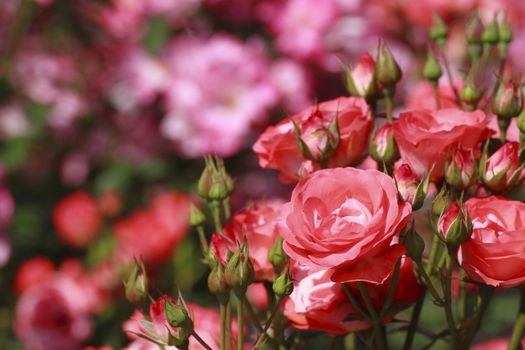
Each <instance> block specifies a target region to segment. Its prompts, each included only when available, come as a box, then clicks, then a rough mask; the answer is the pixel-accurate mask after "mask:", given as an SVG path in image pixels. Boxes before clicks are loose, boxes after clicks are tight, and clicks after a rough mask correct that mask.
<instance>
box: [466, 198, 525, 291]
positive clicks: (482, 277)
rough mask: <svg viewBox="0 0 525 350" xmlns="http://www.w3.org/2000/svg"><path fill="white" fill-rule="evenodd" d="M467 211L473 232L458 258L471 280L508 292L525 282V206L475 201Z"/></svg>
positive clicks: (500, 200) (498, 200)
mask: <svg viewBox="0 0 525 350" xmlns="http://www.w3.org/2000/svg"><path fill="white" fill-rule="evenodd" d="M463 210H466V211H467V212H468V214H469V217H470V219H471V220H472V228H473V230H472V234H471V236H470V239H469V240H468V241H466V242H465V243H463V244H462V245H461V247H460V250H459V253H458V258H459V261H460V263H461V266H462V267H463V269H464V270H465V272H466V273H467V275H468V276H469V278H471V279H472V280H475V281H478V282H482V283H485V284H488V285H491V286H494V287H505V288H510V287H515V286H517V285H520V284H522V283H523V282H525V256H524V254H523V252H524V251H525V228H524V226H523V223H524V222H525V203H522V202H519V201H514V200H510V199H507V198H504V197H499V196H490V197H486V198H471V199H469V200H468V201H466V202H465V203H464V204H463Z"/></svg>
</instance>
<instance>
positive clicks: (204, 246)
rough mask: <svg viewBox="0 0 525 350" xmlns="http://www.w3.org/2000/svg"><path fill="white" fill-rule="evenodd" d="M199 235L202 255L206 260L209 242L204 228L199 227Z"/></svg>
mask: <svg viewBox="0 0 525 350" xmlns="http://www.w3.org/2000/svg"><path fill="white" fill-rule="evenodd" d="M197 233H198V235H199V241H200V244H201V249H202V254H203V255H204V257H205V258H208V249H209V246H208V240H207V239H206V233H204V227H202V226H197Z"/></svg>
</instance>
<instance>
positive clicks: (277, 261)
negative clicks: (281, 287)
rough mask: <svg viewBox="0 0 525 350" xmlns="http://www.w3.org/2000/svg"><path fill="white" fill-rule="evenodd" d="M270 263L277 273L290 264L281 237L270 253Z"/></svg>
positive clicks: (278, 237)
mask: <svg viewBox="0 0 525 350" xmlns="http://www.w3.org/2000/svg"><path fill="white" fill-rule="evenodd" d="M268 261H269V262H270V263H271V264H272V266H273V268H274V270H275V271H281V270H282V268H283V267H284V266H285V265H286V263H287V262H288V255H286V253H285V252H284V249H283V238H282V237H281V236H280V235H279V236H277V239H276V240H275V242H274V243H273V245H272V247H271V248H270V250H269V251H268Z"/></svg>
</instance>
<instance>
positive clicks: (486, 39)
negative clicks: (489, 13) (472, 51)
mask: <svg viewBox="0 0 525 350" xmlns="http://www.w3.org/2000/svg"><path fill="white" fill-rule="evenodd" d="M498 40H499V33H498V21H497V20H496V16H494V18H493V19H492V21H491V22H490V23H489V25H488V26H487V27H486V28H485V30H484V31H483V33H481V42H482V43H483V44H484V45H488V46H489V47H490V45H494V44H496V43H497V42H498Z"/></svg>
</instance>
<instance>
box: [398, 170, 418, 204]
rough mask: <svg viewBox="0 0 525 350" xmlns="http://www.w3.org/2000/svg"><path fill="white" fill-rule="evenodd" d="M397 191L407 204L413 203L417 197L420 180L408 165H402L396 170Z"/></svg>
mask: <svg viewBox="0 0 525 350" xmlns="http://www.w3.org/2000/svg"><path fill="white" fill-rule="evenodd" d="M394 178H395V179H396V184H397V190H398V192H399V194H400V196H401V198H402V199H403V200H404V201H405V202H410V203H412V202H413V201H414V198H415V196H416V191H417V187H418V185H419V178H418V177H417V175H416V174H415V173H414V172H413V171H412V168H410V166H409V165H408V164H402V165H401V166H399V167H397V168H396V169H395V170H394Z"/></svg>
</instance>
